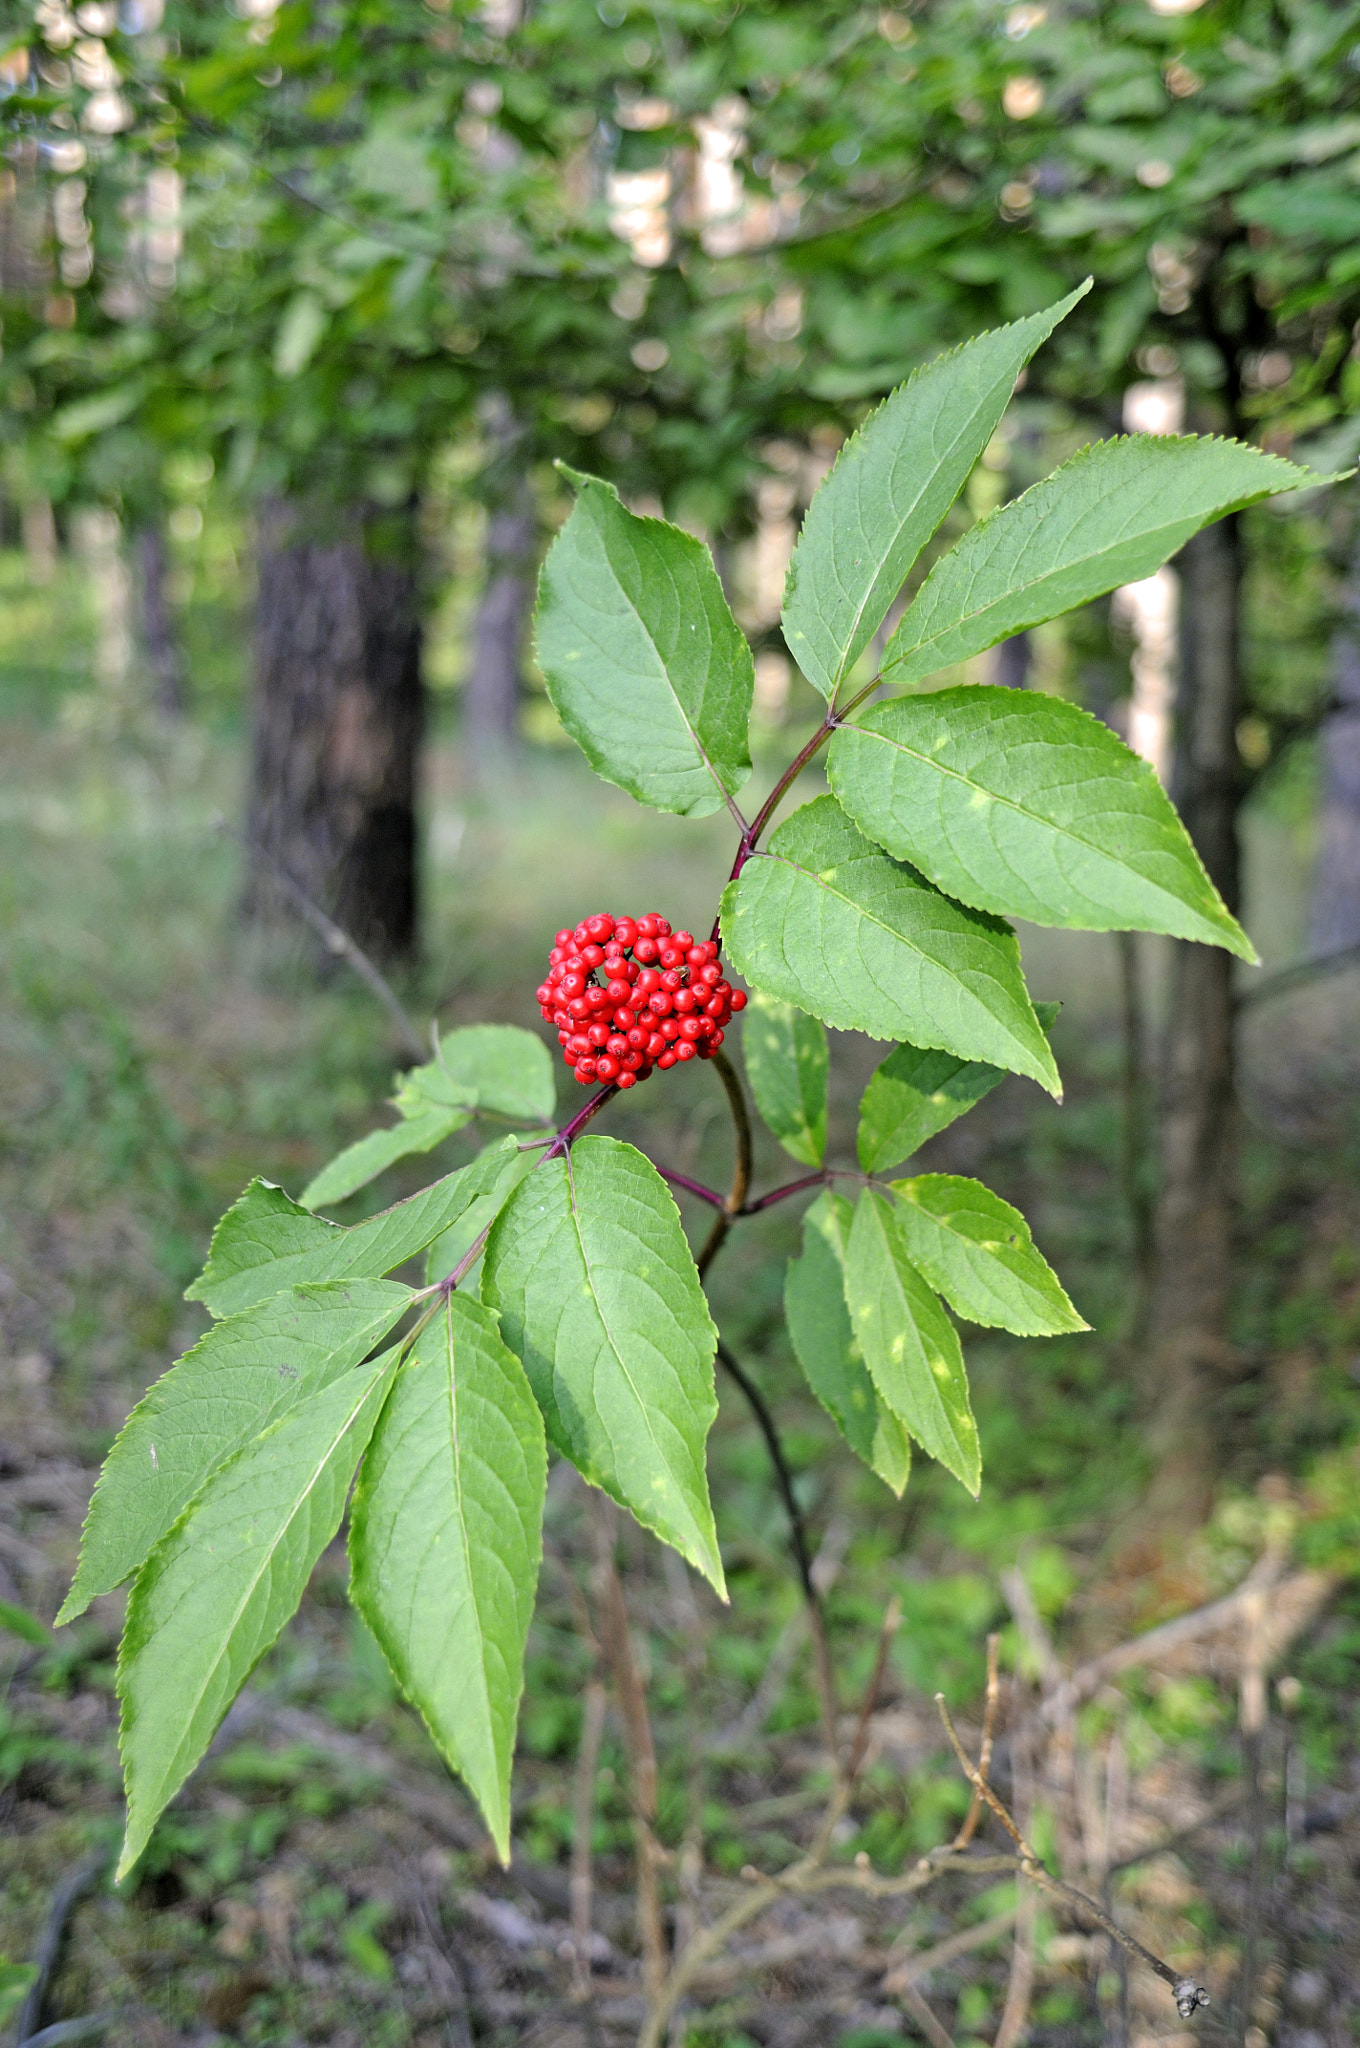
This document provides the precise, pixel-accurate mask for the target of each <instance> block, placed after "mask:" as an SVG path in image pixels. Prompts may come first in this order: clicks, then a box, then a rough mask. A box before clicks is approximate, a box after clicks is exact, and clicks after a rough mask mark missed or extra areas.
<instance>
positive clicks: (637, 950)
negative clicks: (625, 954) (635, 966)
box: [633, 938, 657, 967]
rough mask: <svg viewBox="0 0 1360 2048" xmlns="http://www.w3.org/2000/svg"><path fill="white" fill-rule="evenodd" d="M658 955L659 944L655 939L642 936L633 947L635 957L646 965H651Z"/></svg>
mask: <svg viewBox="0 0 1360 2048" xmlns="http://www.w3.org/2000/svg"><path fill="white" fill-rule="evenodd" d="M656 955H657V944H656V940H655V939H651V938H641V939H639V940H638V941H637V943H636V945H635V946H634V947H633V958H634V959H635V960H640V961H641V962H642V964H643V966H644V967H647V966H649V965H650V964H651V962H652V961H653V960H655V958H656Z"/></svg>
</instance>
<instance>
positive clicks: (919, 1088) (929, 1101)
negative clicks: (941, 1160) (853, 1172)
mask: <svg viewBox="0 0 1360 2048" xmlns="http://www.w3.org/2000/svg"><path fill="white" fill-rule="evenodd" d="M1061 1008H1062V1005H1061V1003H1036V1004H1035V1005H1034V1014H1035V1016H1036V1017H1037V1018H1038V1019H1039V1022H1040V1024H1041V1025H1042V1026H1043V1028H1044V1030H1045V1031H1051V1030H1052V1029H1053V1024H1054V1020H1055V1019H1056V1017H1057V1015H1058V1012H1059V1010H1060V1009H1061ZM1005 1078H1006V1073H1005V1069H1004V1068H1003V1067H993V1066H989V1065H988V1064H987V1063H986V1062H985V1061H983V1060H961V1059H960V1058H959V1057H958V1055H957V1054H956V1053H952V1052H933V1051H929V1050H926V1049H923V1048H922V1047H921V1046H919V1045H899V1046H898V1047H897V1048H896V1049H895V1050H894V1051H893V1052H890V1053H889V1054H888V1057H887V1058H886V1059H885V1060H884V1061H883V1062H882V1064H881V1065H880V1066H878V1067H876V1068H875V1069H874V1072H873V1075H872V1076H871V1078H870V1081H869V1085H868V1087H867V1088H866V1089H865V1091H864V1094H863V1097H862V1098H861V1101H860V1106H859V1140H858V1152H859V1163H860V1165H861V1166H862V1167H863V1168H864V1171H865V1172H866V1173H880V1172H881V1171H882V1169H883V1168H884V1167H885V1166H895V1165H896V1164H897V1162H898V1160H899V1159H906V1158H908V1157H910V1155H911V1154H912V1153H913V1152H915V1151H916V1150H917V1149H918V1148H919V1147H920V1146H922V1145H924V1144H925V1142H926V1139H927V1138H933V1137H934V1136H935V1134H936V1132H937V1131H943V1130H945V1129H947V1128H948V1126H949V1125H950V1124H952V1123H953V1122H954V1120H955V1118H956V1117H960V1116H962V1115H963V1114H964V1112H965V1111H966V1110H969V1109H971V1108H972V1107H973V1105H974V1103H976V1102H981V1100H982V1098H983V1096H984V1095H989V1094H990V1093H991V1091H992V1089H993V1088H995V1087H996V1085H997V1083H998V1082H999V1081H1004V1080H1005Z"/></svg>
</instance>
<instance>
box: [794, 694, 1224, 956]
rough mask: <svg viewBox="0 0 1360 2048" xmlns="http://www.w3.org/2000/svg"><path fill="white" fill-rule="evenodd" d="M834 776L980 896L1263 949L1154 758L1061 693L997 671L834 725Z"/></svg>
mask: <svg viewBox="0 0 1360 2048" xmlns="http://www.w3.org/2000/svg"><path fill="white" fill-rule="evenodd" d="M827 775H828V777H829V779H830V782H831V785H832V787H833V789H834V790H835V792H836V794H837V796H838V797H839V799H840V801H841V803H842V805H843V806H844V807H845V809H846V810H847V811H848V812H849V813H850V815H851V816H852V817H853V818H854V820H855V822H856V823H857V824H858V825H859V826H860V827H861V829H862V830H864V831H865V832H867V833H869V835H870V837H871V838H873V839H875V840H876V841H877V842H878V844H879V845H880V846H883V847H886V849H887V850H888V852H890V853H892V854H894V855H895V856H896V857H897V859H899V860H910V861H912V862H913V863H914V864H915V865H916V866H917V867H919V868H920V869H921V870H922V872H923V873H925V874H927V875H929V877H930V879H931V881H932V882H935V883H936V884H938V886H939V887H940V888H941V889H943V890H945V891H946V892H947V893H948V894H949V895H951V896H956V897H957V898H958V899H959V900H960V901H961V902H963V903H970V904H972V905H973V906H974V908H975V909H978V910H991V911H996V912H999V913H1000V914H1001V915H1002V916H1009V917H1025V918H1028V919H1030V921H1031V922H1032V923H1034V924H1046V925H1067V926H1076V927H1079V928H1081V929H1083V930H1087V931H1114V930H1119V931H1124V930H1134V931H1148V932H1170V933H1172V934H1173V935H1174V936H1175V937H1177V938H1183V939H1200V940H1202V941H1204V943H1205V944H1208V945H1219V946H1226V947H1227V948H1228V950H1229V951H1230V952H1233V953H1239V954H1241V955H1242V957H1243V958H1244V959H1247V960H1254V959H1255V958H1256V954H1255V951H1254V949H1253V947H1252V945H1251V941H1250V940H1249V939H1248V938H1247V936H1246V934H1245V932H1244V931H1243V930H1242V928H1241V926H1240V925H1239V924H1238V922H1237V920H1236V918H1234V917H1233V916H1231V915H1230V913H1229V911H1228V909H1227V907H1226V906H1225V904H1224V903H1223V901H1222V898H1221V897H1220V896H1219V893H1218V891H1217V889H1215V887H1214V885H1213V883H1212V882H1211V881H1210V880H1209V877H1208V875H1207V874H1206V873H1205V872H1204V864H1203V862H1202V861H1201V860H1200V857H1199V855H1198V854H1197V853H1196V851H1195V849H1194V847H1193V846H1192V845H1191V843H1190V839H1189V836H1188V834H1187V833H1186V830H1185V827H1184V826H1183V825H1182V824H1181V821H1180V819H1179V818H1178V817H1177V816H1176V813H1175V810H1174V808H1173V807H1172V804H1171V802H1170V799H1169V798H1168V797H1167V795H1166V792H1165V791H1164V790H1163V788H1162V786H1161V784H1160V782H1158V780H1157V777H1156V775H1155V774H1154V772H1153V770H1152V769H1151V767H1149V765H1148V763H1147V762H1146V761H1143V760H1140V759H1139V757H1138V755H1137V754H1135V753H1133V752H1132V751H1131V750H1130V749H1129V748H1128V747H1126V746H1125V745H1124V742H1123V741H1122V740H1121V739H1120V738H1119V737H1118V735H1117V734H1115V733H1113V732H1111V731H1110V728H1109V727H1108V726H1107V725H1105V724H1103V723H1102V722H1101V720H1100V719H1098V718H1093V717H1092V716H1091V714H1090V713H1089V712H1087V711H1083V710H1081V708H1080V707H1079V706H1078V705H1076V704H1067V703H1064V701H1063V700H1062V698H1060V697H1049V696H1046V695H1044V694H1042V693H1041V692H1039V691H1034V690H1025V691H1020V690H1007V689H1002V688H998V687H994V686H992V685H986V684H984V685H975V686H971V687H970V686H967V685H965V686H964V687H962V688H960V689H956V690H936V691H932V692H931V693H930V694H929V695H928V696H923V697H899V698H897V699H896V700H895V701H894V702H892V703H890V704H877V705H875V706H874V708H873V709H872V711H870V712H868V713H867V714H866V716H865V717H864V719H863V720H862V721H861V723H860V724H859V725H846V726H842V727H841V729H840V731H839V732H838V733H837V734H836V736H835V738H834V739H833V740H832V742H831V750H830V755H829V758H828V761H827Z"/></svg>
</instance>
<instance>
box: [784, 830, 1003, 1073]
mask: <svg viewBox="0 0 1360 2048" xmlns="http://www.w3.org/2000/svg"><path fill="white" fill-rule="evenodd" d="M863 857H864V856H855V855H851V856H850V858H851V859H855V858H863ZM870 857H872V856H870ZM878 857H879V858H880V859H886V858H887V856H886V855H879V856H878ZM754 858H755V859H757V860H777V861H780V862H782V863H783V865H784V866H785V867H787V868H790V869H792V871H793V872H794V874H797V875H803V876H805V877H806V878H807V880H808V881H810V882H813V883H815V884H816V886H817V887H818V888H819V889H824V890H825V891H826V893H827V895H828V896H834V897H835V899H836V901H837V902H838V903H843V904H844V905H845V906H846V908H847V909H848V910H853V911H857V912H858V913H859V915H860V916H861V917H863V918H864V919H865V920H866V922H868V923H869V924H873V925H877V927H878V929H879V930H880V931H882V932H886V933H887V935H888V937H889V938H890V939H895V940H896V941H897V943H898V944H899V945H902V946H906V947H907V948H908V950H909V951H911V952H912V953H914V954H916V956H917V958H918V959H919V960H920V961H921V962H922V964H923V965H925V966H927V967H930V968H933V969H934V970H935V972H936V973H937V974H944V975H948V977H949V979H950V980H951V981H953V982H955V983H957V985H958V987H959V988H960V989H961V990H962V992H963V993H964V994H965V995H966V996H967V997H968V999H969V1001H970V1002H973V1003H979V1004H980V998H979V997H978V996H976V995H975V994H974V993H973V991H972V990H971V989H970V988H969V987H968V986H967V984H966V983H965V982H964V980H963V979H962V977H961V976H960V975H958V974H955V973H954V972H953V971H952V970H951V969H950V968H948V967H945V966H943V965H942V964H941V962H940V961H938V960H934V959H932V958H931V956H930V954H929V953H928V952H927V951H926V949H925V947H924V946H922V945H921V944H920V943H919V941H918V940H916V939H913V938H908V937H907V936H906V934H905V933H903V932H900V931H898V930H896V929H895V927H894V926H892V925H890V924H887V923H885V922H884V920H883V918H882V917H880V916H879V915H878V914H877V913H876V912H875V911H872V910H870V909H868V908H867V907H866V906H865V905H864V904H862V903H858V902H856V901H855V899H854V898H853V897H852V896H847V895H845V894H844V893H843V891H841V890H840V889H836V888H833V887H832V885H831V883H830V882H828V881H826V880H825V879H824V877H823V876H822V875H821V874H820V873H819V872H818V871H817V870H815V869H812V868H806V867H804V866H803V864H802V862H801V861H796V860H792V859H790V857H789V855H788V854H787V853H783V852H776V851H775V849H774V848H773V847H765V848H762V849H760V850H759V851H758V852H757V853H756V854H755V856H754ZM920 893H921V894H922V895H928V896H939V898H940V900H941V902H944V903H947V902H948V901H949V898H948V897H947V896H945V895H944V894H943V893H942V892H941V891H940V890H938V889H936V888H934V887H933V886H932V885H930V884H929V883H928V884H927V885H926V886H925V888H923V889H922V890H921V891H920ZM993 936H994V935H993ZM980 1006H981V1007H984V1008H985V1005H980ZM987 1015H988V1016H989V1017H991V1018H992V1021H993V1022H994V1023H995V1024H996V1026H997V1028H998V1030H1002V1031H1006V1035H1007V1037H1008V1038H1009V1039H1010V1040H1011V1043H1012V1044H1014V1045H1017V1046H1022V1047H1023V1046H1024V1041H1023V1039H1019V1038H1017V1037H1016V1036H1015V1034H1014V1032H1012V1031H1009V1030H1007V1027H1006V1026H1005V1025H1004V1024H1003V1023H1002V1022H1001V1020H1000V1018H999V1017H996V1016H995V1015H994V1013H993V1012H992V1011H990V1010H988V1011H987ZM1024 1049H1025V1050H1028V1048H1027V1047H1025V1048H1024ZM943 1050H946V1051H947V1050H948V1047H945V1048H943Z"/></svg>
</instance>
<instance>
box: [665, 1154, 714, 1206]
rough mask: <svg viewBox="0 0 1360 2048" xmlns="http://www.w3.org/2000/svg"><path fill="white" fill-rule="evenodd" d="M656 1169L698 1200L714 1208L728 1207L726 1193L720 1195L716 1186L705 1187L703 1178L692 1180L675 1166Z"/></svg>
mask: <svg viewBox="0 0 1360 2048" xmlns="http://www.w3.org/2000/svg"><path fill="white" fill-rule="evenodd" d="M653 1164H655V1161H654V1162H653ZM656 1170H657V1172H658V1173H659V1174H660V1175H661V1178H662V1180H665V1181H669V1182H670V1184H671V1186H672V1187H675V1188H683V1189H684V1190H685V1193H686V1194H687V1195H693V1196H694V1197H695V1198H696V1200H698V1201H700V1202H707V1203H708V1204H709V1206H710V1207H711V1208H714V1209H723V1210H725V1209H726V1208H727V1197H726V1195H720V1194H719V1193H718V1190H717V1189H716V1188H708V1187H705V1186H704V1184H703V1182H702V1181H701V1180H691V1179H690V1177H689V1175H688V1174H687V1173H677V1172H676V1170H675V1168H674V1167H673V1166H658V1167H657V1169H656Z"/></svg>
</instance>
